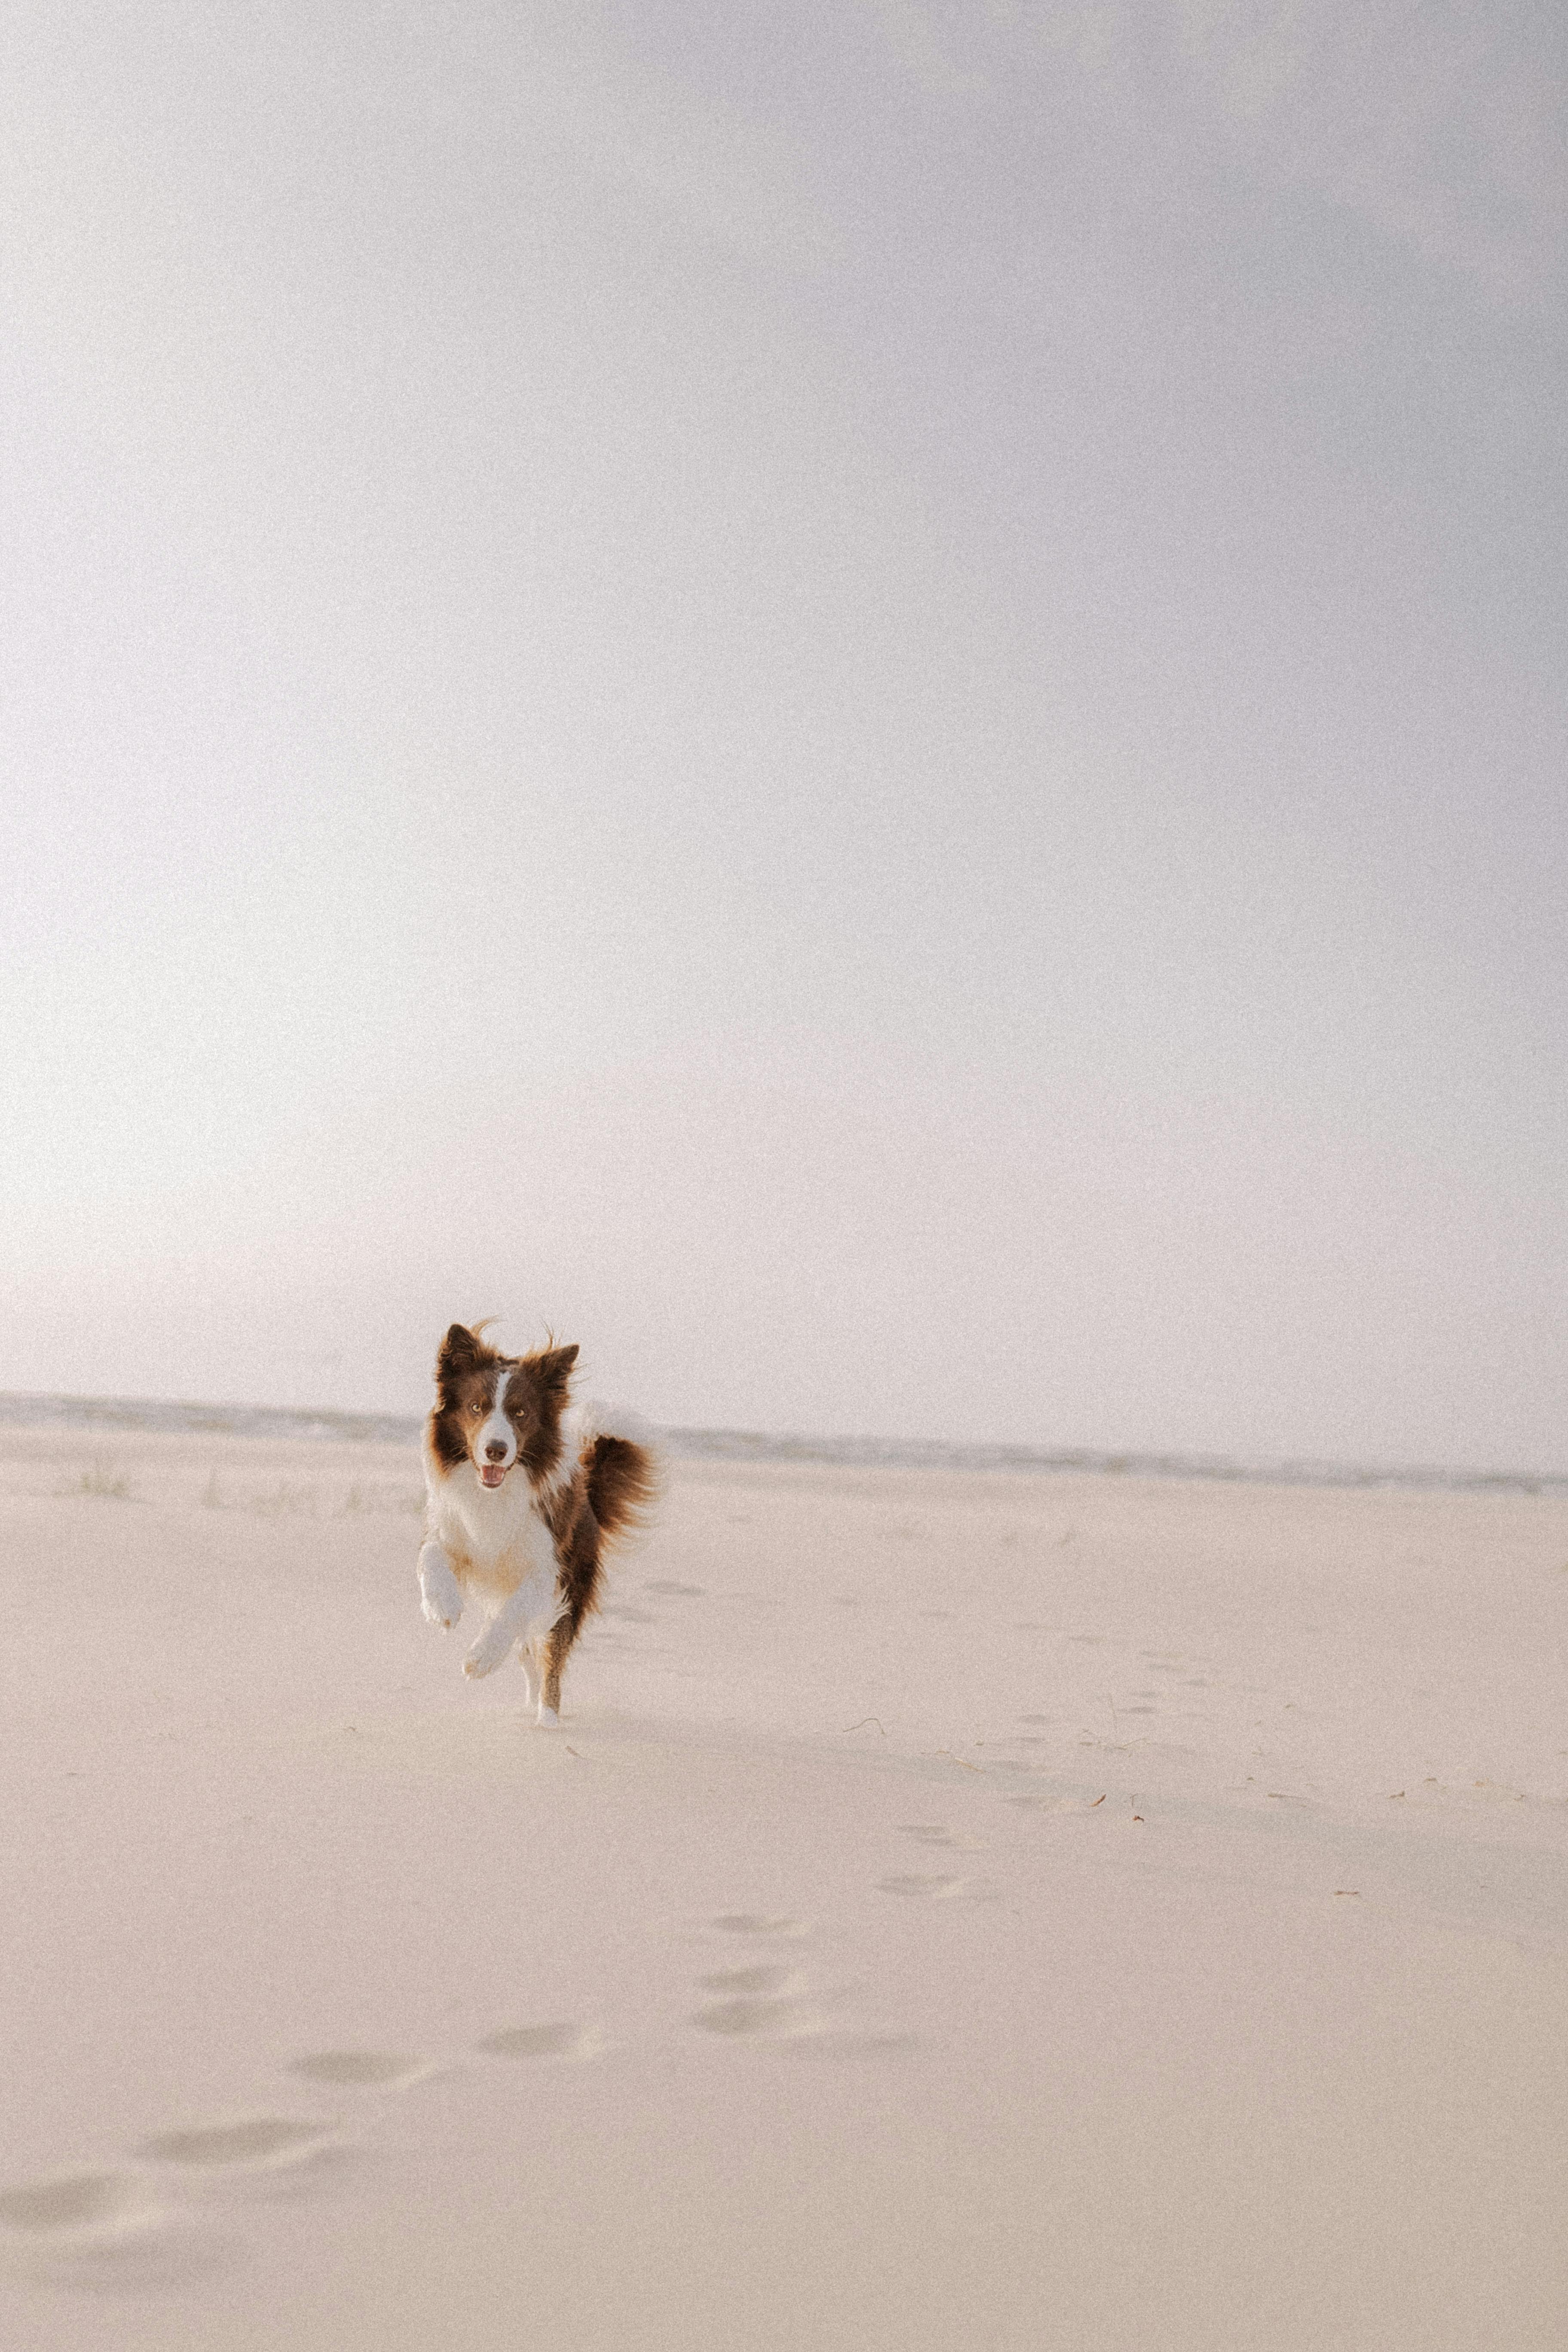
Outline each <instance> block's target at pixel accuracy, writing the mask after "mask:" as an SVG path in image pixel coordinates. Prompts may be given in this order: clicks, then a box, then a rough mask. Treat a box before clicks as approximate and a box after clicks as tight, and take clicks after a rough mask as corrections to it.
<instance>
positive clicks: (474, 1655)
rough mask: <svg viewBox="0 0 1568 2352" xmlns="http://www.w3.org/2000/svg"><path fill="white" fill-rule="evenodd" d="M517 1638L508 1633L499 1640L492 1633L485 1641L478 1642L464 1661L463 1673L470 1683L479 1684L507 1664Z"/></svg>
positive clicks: (488, 1634)
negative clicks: (508, 1655)
mask: <svg viewBox="0 0 1568 2352" xmlns="http://www.w3.org/2000/svg"><path fill="white" fill-rule="evenodd" d="M515 1638H516V1637H515V1635H512V1634H510V1633H508V1634H503V1635H502V1636H501V1637H500V1639H499V1640H498V1639H497V1637H496V1635H495V1633H494V1632H493V1631H492V1632H490V1633H487V1634H486V1635H485V1637H484V1639H483V1641H481V1642H476V1643H474V1646H473V1648H472V1649H471V1650H470V1651H469V1652H468V1656H467V1657H466V1658H465V1659H464V1660H463V1672H464V1673H465V1674H466V1675H468V1679H469V1681H470V1682H479V1680H480V1679H481V1678H482V1677H483V1676H484V1675H493V1674H494V1672H495V1670H496V1668H497V1667H498V1666H499V1665H501V1664H504V1663H505V1660H506V1655H507V1653H508V1651H509V1650H510V1648H511V1645H512V1642H513V1641H514V1639H515Z"/></svg>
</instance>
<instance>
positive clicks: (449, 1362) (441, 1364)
mask: <svg viewBox="0 0 1568 2352" xmlns="http://www.w3.org/2000/svg"><path fill="white" fill-rule="evenodd" d="M478 1362H479V1341H478V1339H476V1338H475V1337H474V1334H473V1333H472V1332H471V1331H470V1330H469V1329H468V1327H467V1325H466V1324H462V1323H454V1324H453V1326H452V1328H451V1329H450V1330H449V1331H448V1332H447V1336H446V1338H445V1339H443V1340H442V1342H441V1346H440V1349H439V1352H438V1353H437V1358H436V1378H437V1381H439V1382H440V1383H441V1385H442V1386H443V1387H445V1386H446V1384H447V1381H455V1380H457V1379H458V1376H459V1375H460V1374H461V1373H463V1372H471V1371H472V1370H473V1368H474V1366H475V1365H476V1364H477V1363H478Z"/></svg>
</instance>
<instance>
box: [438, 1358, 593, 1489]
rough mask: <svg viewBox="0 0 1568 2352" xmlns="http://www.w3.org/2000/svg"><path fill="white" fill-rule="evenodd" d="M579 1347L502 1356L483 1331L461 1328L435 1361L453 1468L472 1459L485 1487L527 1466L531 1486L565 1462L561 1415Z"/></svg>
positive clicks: (444, 1441) (443, 1448)
mask: <svg viewBox="0 0 1568 2352" xmlns="http://www.w3.org/2000/svg"><path fill="white" fill-rule="evenodd" d="M576 1360H577V1350H576V1349H575V1348H545V1349H541V1350H540V1351H539V1352H538V1353H537V1354H535V1355H531V1356H521V1357H517V1356H510V1357H509V1356H502V1355H500V1354H498V1352H497V1351H496V1349H493V1348H490V1347H487V1346H486V1344H485V1342H484V1340H483V1339H481V1338H480V1336H479V1332H478V1331H470V1330H468V1328H467V1327H466V1326H465V1325H464V1324H461V1323H454V1324H453V1326H452V1328H451V1329H450V1330H449V1331H448V1332H447V1336H446V1338H445V1339H443V1340H442V1342H441V1350H440V1353H439V1354H438V1355H437V1359H436V1392H437V1393H436V1411H435V1413H434V1415H433V1417H432V1418H433V1423H434V1427H433V1432H432V1434H433V1436H434V1439H435V1444H436V1451H437V1454H439V1455H440V1457H441V1460H442V1461H443V1462H444V1463H445V1464H446V1465H447V1467H448V1468H449V1469H453V1468H456V1466H457V1465H458V1463H460V1462H464V1461H468V1462H471V1463H472V1464H473V1465H474V1468H475V1469H476V1470H477V1471H478V1473H479V1484H480V1485H481V1486H500V1485H501V1484H502V1483H503V1482H504V1480H505V1478H506V1475H507V1473H508V1471H510V1470H511V1469H513V1468H514V1467H516V1466H517V1465H519V1464H521V1466H522V1470H523V1473H524V1475H526V1476H527V1478H528V1480H529V1482H530V1483H531V1485H535V1486H537V1485H539V1484H541V1483H542V1482H543V1481H544V1480H547V1479H548V1478H549V1477H550V1476H551V1475H552V1473H553V1471H554V1470H555V1468H556V1466H557V1465H558V1464H559V1462H560V1459H561V1416H562V1414H563V1412H564V1411H565V1409H566V1403H567V1399H568V1396H569V1394H570V1391H571V1385H572V1367H573V1365H574V1363H575V1362H576Z"/></svg>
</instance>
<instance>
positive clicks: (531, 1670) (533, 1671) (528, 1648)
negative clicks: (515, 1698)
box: [517, 1642, 542, 1706]
mask: <svg viewBox="0 0 1568 2352" xmlns="http://www.w3.org/2000/svg"><path fill="white" fill-rule="evenodd" d="M517 1663H518V1664H519V1665H520V1666H521V1668H522V1690H523V1699H522V1703H523V1705H524V1706H532V1705H533V1704H534V1701H535V1700H536V1699H537V1698H538V1696H539V1691H540V1683H541V1679H542V1677H541V1673H540V1664H539V1655H538V1645H537V1643H532V1642H524V1643H521V1646H520V1648H519V1650H518V1654H517Z"/></svg>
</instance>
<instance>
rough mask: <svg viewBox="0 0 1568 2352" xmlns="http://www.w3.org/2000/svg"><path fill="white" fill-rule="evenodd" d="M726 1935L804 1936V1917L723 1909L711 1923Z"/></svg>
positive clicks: (805, 1930)
mask: <svg viewBox="0 0 1568 2352" xmlns="http://www.w3.org/2000/svg"><path fill="white" fill-rule="evenodd" d="M711 1924H712V1925H713V1926H714V1927H719V1928H721V1929H722V1931H723V1932H724V1934H725V1935H726V1936H791V1937H793V1936H804V1935H805V1934H806V1933H807V1932H808V1930H807V1928H806V1926H805V1921H804V1920H803V1919H787V1918H773V1917H770V1916H768V1915H767V1913H765V1912H763V1911H721V1913H720V1914H719V1916H718V1917H717V1919H715V1920H714V1921H713V1922H712V1923H711Z"/></svg>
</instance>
